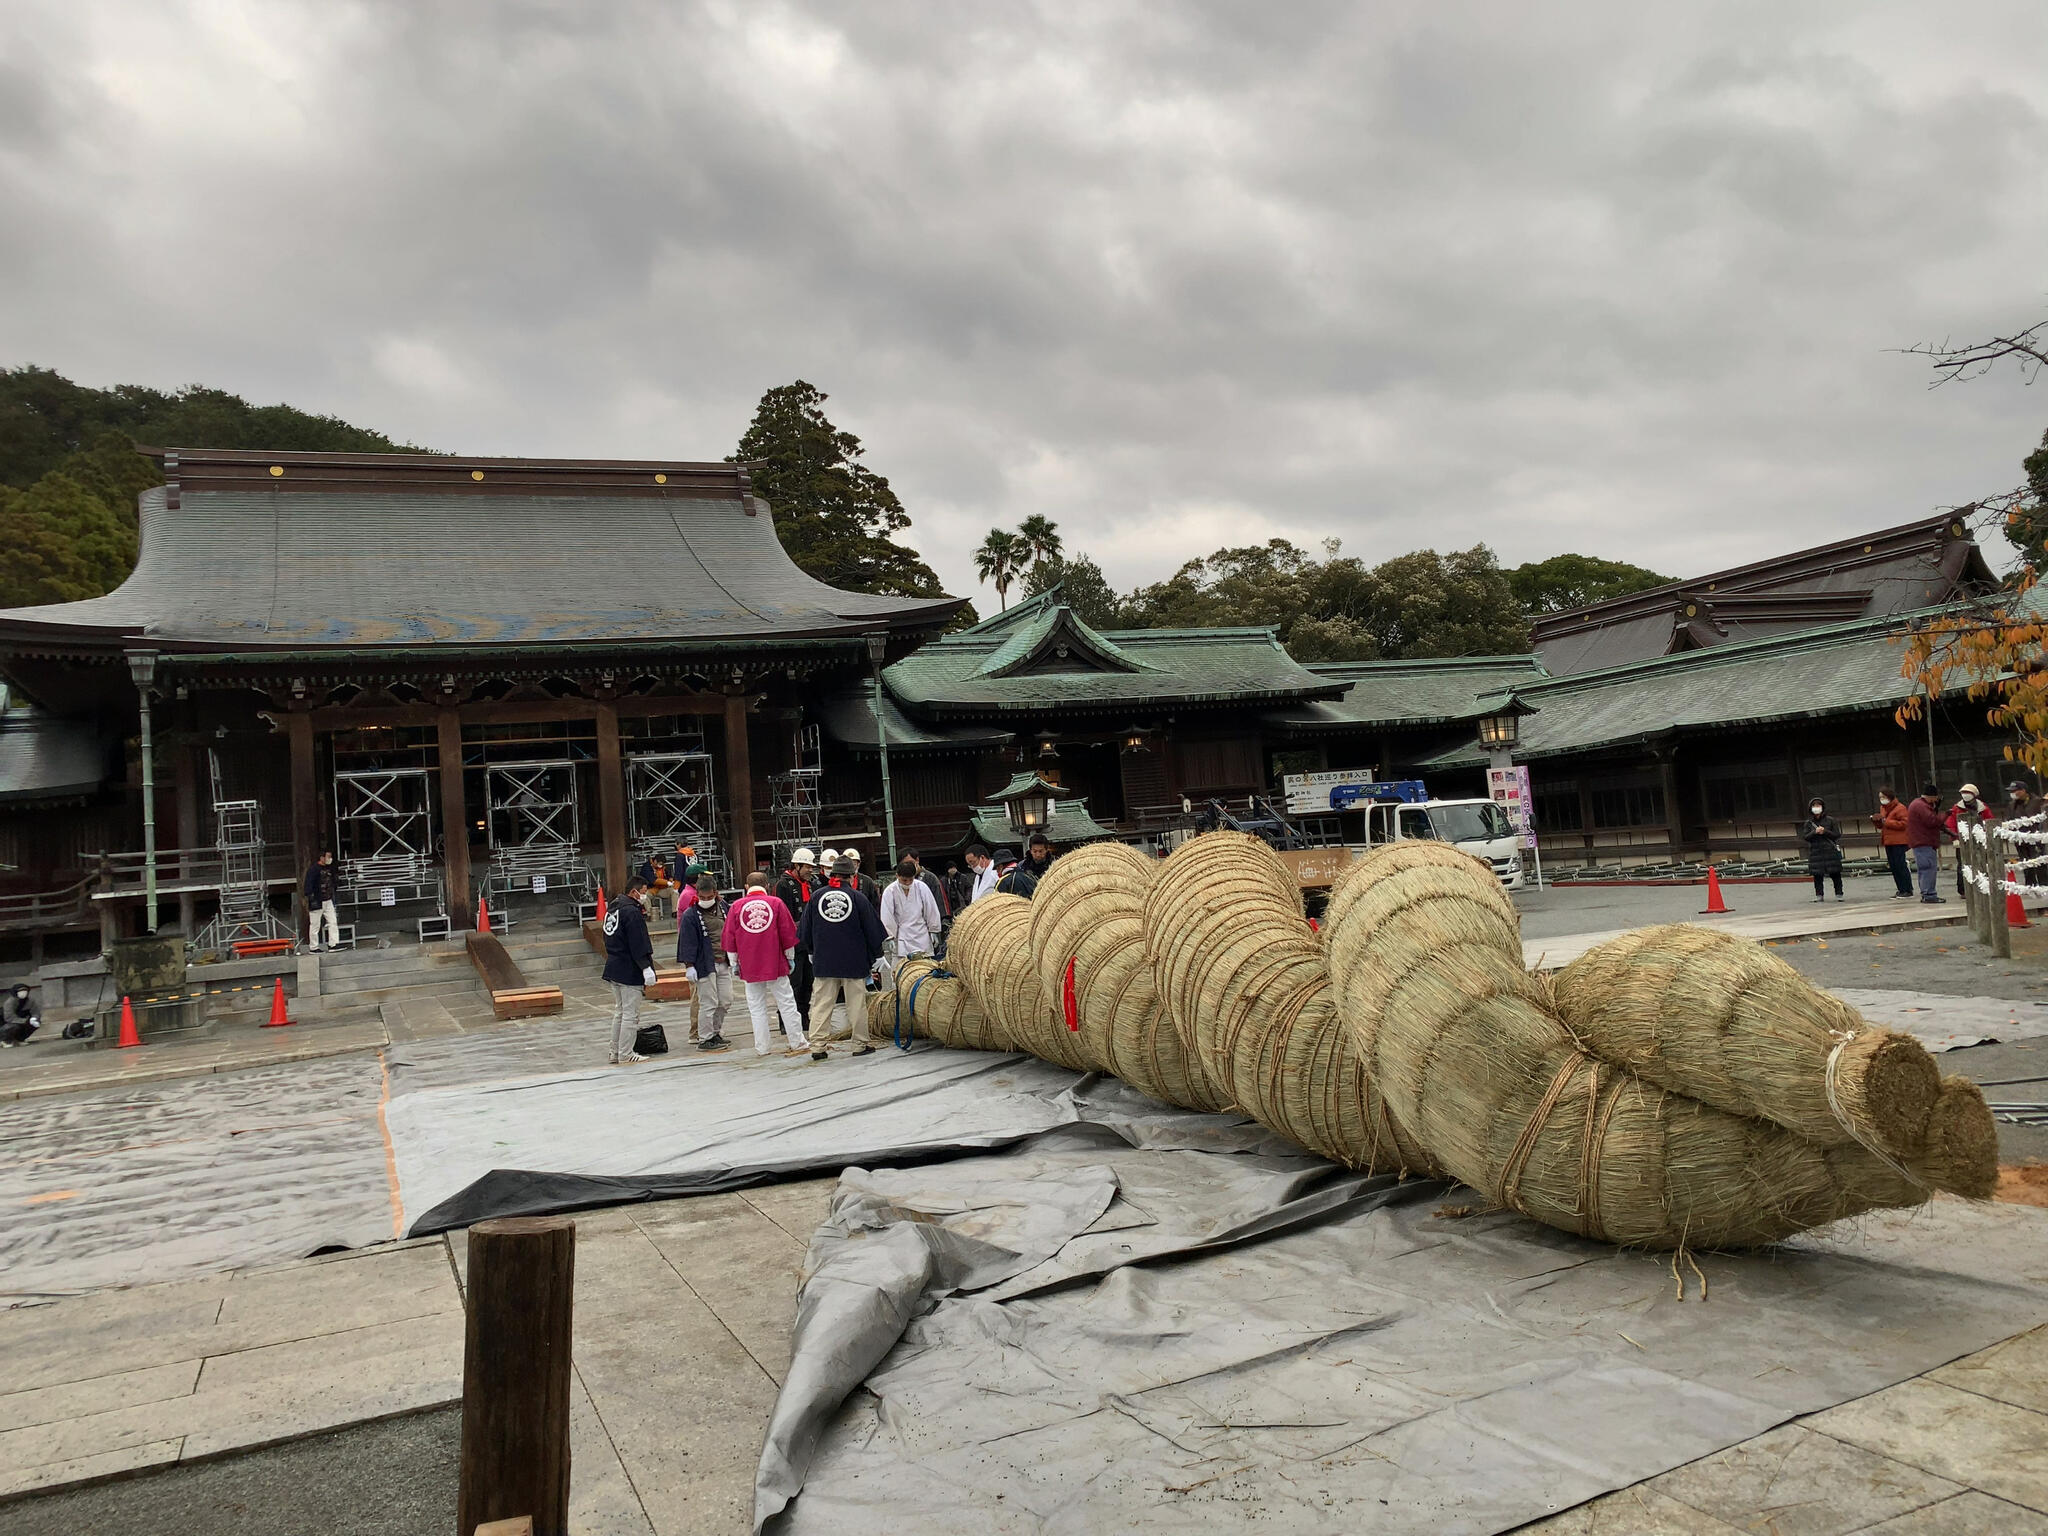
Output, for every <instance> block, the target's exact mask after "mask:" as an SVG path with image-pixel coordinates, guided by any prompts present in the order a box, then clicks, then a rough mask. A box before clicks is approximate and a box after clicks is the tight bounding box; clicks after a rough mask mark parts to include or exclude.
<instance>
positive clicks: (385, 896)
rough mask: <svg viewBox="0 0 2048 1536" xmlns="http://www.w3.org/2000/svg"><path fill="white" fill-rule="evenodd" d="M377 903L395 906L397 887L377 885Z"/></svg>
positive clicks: (382, 905) (384, 905)
mask: <svg viewBox="0 0 2048 1536" xmlns="http://www.w3.org/2000/svg"><path fill="white" fill-rule="evenodd" d="M377 905H378V906H380V907H395V906H397V905H398V888H397V887H396V886H390V885H380V886H379V887H377Z"/></svg>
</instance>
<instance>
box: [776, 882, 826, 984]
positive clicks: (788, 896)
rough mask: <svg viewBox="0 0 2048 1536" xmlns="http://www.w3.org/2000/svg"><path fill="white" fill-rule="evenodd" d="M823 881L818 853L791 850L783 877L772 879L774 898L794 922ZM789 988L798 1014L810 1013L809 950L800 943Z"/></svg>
mask: <svg viewBox="0 0 2048 1536" xmlns="http://www.w3.org/2000/svg"><path fill="white" fill-rule="evenodd" d="M825 867H826V868H827V869H830V868H831V867H832V850H831V849H830V848H827V849H826V850H825ZM823 884H824V881H823V880H821V879H819V877H818V862H817V856H816V855H815V854H813V853H812V852H811V850H810V849H808V848H794V849H792V850H790V855H789V863H788V865H787V866H786V867H785V868H784V869H783V871H782V878H781V879H779V880H777V881H776V882H775V897H776V899H777V900H778V901H780V902H781V903H782V904H783V906H784V907H786V908H787V909H788V910H789V915H790V919H791V921H793V922H796V921H801V920H802V918H803V915H804V908H806V907H808V906H809V905H810V904H811V897H812V896H813V895H815V894H816V893H817V889H818V887H819V886H821V885H823ZM789 986H790V990H791V991H792V992H794V993H795V994H796V1006H797V1011H798V1013H799V1014H801V1015H802V1016H804V1017H805V1018H808V1017H810V1012H811V952H810V951H809V950H808V949H806V948H805V947H804V946H803V945H801V944H799V945H798V946H797V951H796V959H795V963H794V964H792V965H791V967H790V971H789Z"/></svg>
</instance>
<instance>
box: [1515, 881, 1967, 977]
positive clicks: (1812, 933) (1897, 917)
mask: <svg viewBox="0 0 2048 1536" xmlns="http://www.w3.org/2000/svg"><path fill="white" fill-rule="evenodd" d="M1688 889H1692V890H1694V891H1695V892H1696V893H1697V899H1698V900H1699V901H1701V902H1704V901H1705V900H1706V890H1705V887H1703V886H1702V887H1689V888H1688ZM1731 905H1739V903H1736V902H1733V901H1731ZM1669 920H1670V921H1674V922H1687V923H1698V924H1700V925H1701V926H1702V927H1707V928H1721V929H1725V930H1726V931H1727V932H1729V933H1739V934H1741V935H1742V936H1743V937H1744V938H1750V939H1756V940H1759V941H1761V942H1763V943H1766V944H1768V943H1772V942H1774V941H1780V940H1785V939H1799V938H1814V937H1821V938H1827V937H1832V936H1833V935H1835V934H1842V933H1885V932H1898V931H1901V930H1905V929H1912V928H1928V927H1934V926H1937V925H1939V926H1947V925H1949V924H1952V923H1960V922H1962V921H1963V907H1962V903H1961V902H1959V901H1951V902H1950V903H1949V904H1948V905H1947V906H1943V907H1929V906H1923V905H1921V904H1920V903H1919V902H1917V901H1896V900H1892V899H1890V898H1885V899H1881V900H1876V901H1847V902H1836V901H1828V902H1816V901H1811V900H1808V901H1803V902H1801V903H1800V904H1799V905H1797V906H1793V907H1788V908H1784V909H1782V910H1777V911H1767V912H1755V913H1745V912H1741V911H1734V912H1729V913H1727V914H1725V915H1722V916H1716V917H1708V916H1706V915H1704V914H1701V913H1695V914H1693V915H1691V916H1687V917H1676V918H1672V919H1669ZM1629 931H1630V930H1629V929H1627V928H1609V929H1606V930H1604V931H1602V932H1599V933H1565V934H1557V935H1555V936H1553V937H1551V938H1537V939H1524V940H1523V941H1522V961H1523V964H1525V965H1527V966H1528V967H1529V968H1530V969H1531V970H1544V971H1554V970H1557V969H1558V968H1559V967H1561V966H1566V965H1569V964H1571V962H1572V961H1574V960H1576V959H1578V958H1579V956H1581V955H1583V954H1584V953H1585V952H1586V951H1587V950H1589V949H1592V948H1594V947H1596V946H1597V945H1601V944H1605V943H1606V942H1607V941H1608V940H1609V939H1618V938H1620V937H1621V936H1622V935H1623V934H1624V933H1627V932H1629Z"/></svg>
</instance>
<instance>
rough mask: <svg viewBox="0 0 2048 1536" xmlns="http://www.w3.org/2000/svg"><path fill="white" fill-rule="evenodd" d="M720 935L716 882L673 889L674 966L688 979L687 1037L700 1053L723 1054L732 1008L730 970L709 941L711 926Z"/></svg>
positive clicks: (705, 879)
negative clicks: (706, 1022)
mask: <svg viewBox="0 0 2048 1536" xmlns="http://www.w3.org/2000/svg"><path fill="white" fill-rule="evenodd" d="M714 924H717V926H718V932H719V933H720V934H721V935H722V934H723V933H724V932H725V926H724V923H723V921H722V918H721V915H720V913H719V910H718V882H717V881H716V880H714V879H712V878H711V877H710V876H709V875H703V876H700V877H699V878H698V880H697V883H696V885H695V886H694V887H691V886H677V887H676V964H678V965H680V966H681V967H682V968H683V974H684V975H685V976H687V977H689V979H690V1038H691V1039H692V1040H695V1041H696V1042H697V1049H698V1050H700V1051H722V1050H724V1049H725V1048H726V1045H727V1044H728V1042H727V1040H726V1038H725V1011H726V1009H727V1008H729V1007H731V1006H732V970H731V968H730V967H728V966H727V965H725V964H724V963H723V959H722V957H721V956H720V955H719V952H718V946H717V944H715V943H714V942H713V941H712V938H711V934H712V927H713V925H714ZM707 1002H708V1003H709V1004H710V1013H711V1019H710V1023H709V1025H708V1027H705V1028H704V1029H703V1032H702V1038H699V1023H700V1021H701V1020H702V1019H703V1016H704V1005H705V1004H706V1003H707Z"/></svg>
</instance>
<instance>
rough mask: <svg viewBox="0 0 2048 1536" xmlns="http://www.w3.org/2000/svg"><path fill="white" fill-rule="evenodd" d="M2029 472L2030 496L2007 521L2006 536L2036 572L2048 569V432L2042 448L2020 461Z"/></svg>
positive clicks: (2028, 491)
mask: <svg viewBox="0 0 2048 1536" xmlns="http://www.w3.org/2000/svg"><path fill="white" fill-rule="evenodd" d="M2020 463H2021V466H2022V467H2023V468H2024V469H2025V470H2026V472H2027V495H2026V497H2025V499H2024V500H2023V501H2021V503H2020V505H2019V507H2018V508H2017V509H2016V510H2015V511H2014V512H2013V513H2012V514H2011V515H2010V516H2009V517H2008V518H2007V519H2006V523H2005V533H2006V537H2007V538H2009V539H2011V540H2012V541H2013V543H2014V544H2015V545H2017V546H2018V548H2019V552H2020V557H2021V559H2023V560H2024V561H2025V562H2026V564H2027V565H2028V566H2029V567H2030V568H2032V569H2033V570H2034V571H2035V572H2037V573H2038V572H2040V571H2042V570H2043V569H2048V432H2043V433H2042V434H2041V446H2040V447H2038V448H2036V449H2035V450H2034V451H2033V452H2032V453H2030V454H2028V455H2027V456H2026V458H2024V459H2022V460H2021V461H2020Z"/></svg>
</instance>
